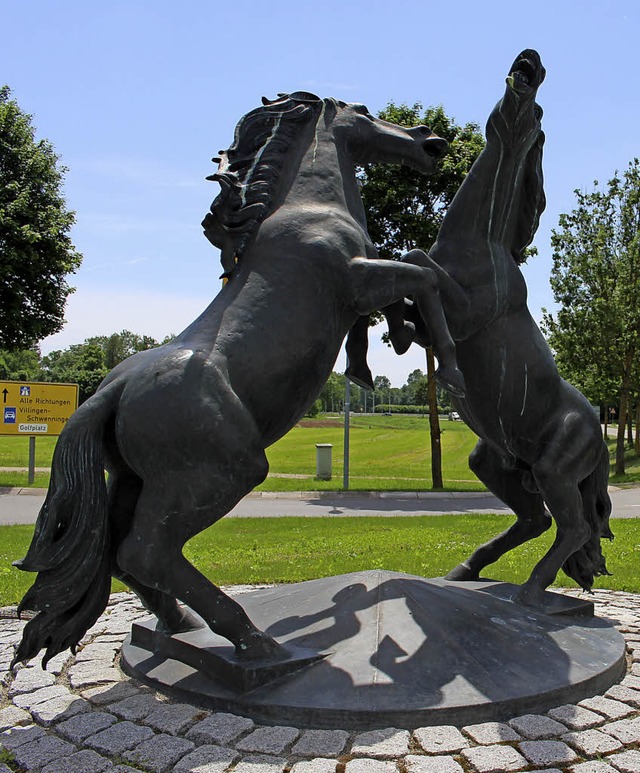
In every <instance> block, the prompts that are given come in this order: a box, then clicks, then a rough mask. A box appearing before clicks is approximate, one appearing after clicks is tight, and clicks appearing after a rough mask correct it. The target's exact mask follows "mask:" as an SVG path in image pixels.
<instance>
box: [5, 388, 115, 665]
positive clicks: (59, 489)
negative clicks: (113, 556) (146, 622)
mask: <svg viewBox="0 0 640 773" xmlns="http://www.w3.org/2000/svg"><path fill="white" fill-rule="evenodd" d="M113 387H115V385H113ZM120 391H121V390H119V389H117V388H106V389H105V390H103V391H100V392H98V393H96V394H95V395H94V396H93V397H91V398H90V399H89V400H88V401H87V402H86V403H83V404H82V405H81V406H80V407H79V408H78V410H77V411H76V412H75V413H74V414H73V415H72V416H71V418H70V419H69V421H68V422H67V424H66V426H65V428H64V430H63V431H62V433H61V434H60V438H59V439H58V443H57V445H56V448H55V451H54V455H53V461H52V465H51V482H50V483H49V489H48V491H47V496H46V498H45V501H44V504H43V505H42V508H41V510H40V513H39V514H38V518H37V521H36V527H35V531H34V534H33V538H32V540H31V545H30V546H29V550H28V551H27V555H26V556H25V557H24V558H23V559H22V560H21V561H16V562H15V566H17V567H18V568H19V569H23V570H24V571H28V572H38V576H37V577H36V580H35V582H34V584H33V585H32V586H31V588H30V589H29V590H28V591H27V593H26V594H25V596H24V598H23V599H22V601H21V602H20V604H19V606H18V614H20V613H21V612H22V611H23V610H25V609H29V610H33V611H35V612H37V614H36V616H35V617H33V618H32V619H31V620H30V621H29V622H28V623H27V625H26V626H25V628H24V632H23V635H22V640H21V642H20V644H19V645H18V647H17V649H16V653H15V657H14V660H13V663H12V666H13V665H15V664H16V663H17V662H21V661H25V660H29V659H31V658H33V657H35V656H36V655H37V654H38V653H39V652H40V650H42V649H45V650H46V653H45V655H44V658H43V660H42V666H43V668H44V667H46V664H47V662H48V661H49V660H50V659H51V658H52V657H53V656H54V655H57V654H58V653H59V652H62V651H63V650H65V649H67V648H68V647H70V648H71V650H72V652H74V653H75V647H76V646H77V644H78V642H79V641H80V640H81V639H82V637H83V636H84V635H85V633H86V632H87V630H88V629H89V628H90V627H91V626H92V625H93V624H94V623H95V622H96V620H97V619H98V617H99V616H100V615H101V614H102V612H103V611H104V609H105V608H106V606H107V603H108V600H109V593H110V589H111V572H110V568H111V567H110V529H109V514H108V506H107V487H106V482H105V474H104V448H103V437H104V430H105V425H106V423H107V421H108V419H109V418H110V417H111V416H112V415H113V413H114V411H115V405H116V403H117V400H118V399H119V396H120Z"/></svg>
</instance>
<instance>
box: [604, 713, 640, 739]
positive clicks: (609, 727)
mask: <svg viewBox="0 0 640 773" xmlns="http://www.w3.org/2000/svg"><path fill="white" fill-rule="evenodd" d="M600 729H601V730H602V731H603V732H605V733H609V735H612V736H613V737H614V738H617V739H618V740H619V741H622V743H623V744H627V745H628V744H631V743H640V717H636V718H635V719H619V720H618V721H617V722H608V723H607V724H606V725H603V726H602V727H601V728H600Z"/></svg>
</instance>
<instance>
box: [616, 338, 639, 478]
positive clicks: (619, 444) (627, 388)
mask: <svg viewBox="0 0 640 773" xmlns="http://www.w3.org/2000/svg"><path fill="white" fill-rule="evenodd" d="M634 355H635V351H634V350H633V349H627V352H626V355H625V358H624V367H623V370H622V383H621V384H620V414H619V416H618V435H617V437H616V473H615V474H616V475H624V473H625V467H624V451H625V448H624V436H625V430H626V429H627V416H628V414H629V398H630V396H631V383H632V382H631V373H632V368H633V358H634Z"/></svg>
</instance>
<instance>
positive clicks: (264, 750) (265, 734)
mask: <svg viewBox="0 0 640 773" xmlns="http://www.w3.org/2000/svg"><path fill="white" fill-rule="evenodd" d="M299 735H300V731H299V730H297V729H296V728H295V727H288V726H285V725H274V726H273V727H258V728H257V729H256V730H254V731H253V732H252V733H249V735H247V736H245V737H244V738H243V739H242V740H240V741H239V742H238V743H237V744H236V749H239V750H240V751H245V752H259V753H261V754H280V753H282V752H283V751H284V750H285V749H286V748H287V746H289V744H292V743H293V742H294V741H295V740H296V738H297V737H298V736H299Z"/></svg>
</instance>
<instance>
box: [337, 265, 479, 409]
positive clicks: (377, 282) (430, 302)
mask: <svg viewBox="0 0 640 773" xmlns="http://www.w3.org/2000/svg"><path fill="white" fill-rule="evenodd" d="M349 290H350V294H351V305H352V307H353V309H354V310H355V312H356V313H357V314H359V315H360V316H366V315H368V314H371V313H372V312H373V311H375V310H376V309H382V308H385V307H388V306H391V305H392V304H395V303H397V302H398V301H401V302H403V303H404V298H405V297H406V296H407V295H410V296H412V298H413V299H414V301H415V303H416V305H417V307H418V310H419V312H420V316H421V317H422V318H423V319H424V322H425V324H426V326H427V327H428V328H429V332H430V334H431V338H432V340H433V348H434V351H435V353H436V357H437V358H438V363H439V368H438V370H437V371H436V379H437V380H438V382H439V383H440V384H441V385H442V386H443V387H445V389H448V390H449V391H450V392H452V393H453V394H454V395H456V396H458V397H462V396H463V395H464V378H463V376H462V373H461V372H460V370H459V369H458V364H457V360H456V347H455V344H454V342H453V338H452V337H451V334H450V332H449V327H448V324H447V319H446V317H445V314H444V310H443V308H442V303H441V300H440V295H439V291H438V279H437V276H436V274H435V272H434V271H433V270H432V269H430V268H424V267H422V266H416V265H413V264H411V263H402V262H400V261H393V260H380V259H375V260H374V259H370V258H353V259H352V260H351V261H350V263H349Z"/></svg>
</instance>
